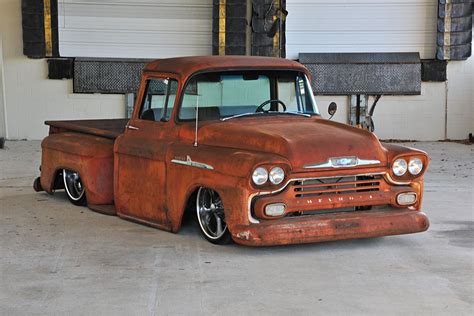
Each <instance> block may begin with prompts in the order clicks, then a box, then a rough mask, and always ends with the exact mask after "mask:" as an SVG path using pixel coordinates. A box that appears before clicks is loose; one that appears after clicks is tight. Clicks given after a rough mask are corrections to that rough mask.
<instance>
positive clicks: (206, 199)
mask: <svg viewBox="0 0 474 316" xmlns="http://www.w3.org/2000/svg"><path fill="white" fill-rule="evenodd" d="M196 215H197V220H198V223H199V228H200V230H201V234H202V235H203V236H204V238H206V239H207V240H208V241H209V242H211V243H213V244H217V245H224V244H229V243H230V242H231V241H232V238H231V236H230V232H229V229H228V228H227V224H226V222H225V216H224V205H223V203H222V199H221V197H220V196H219V194H218V193H217V192H216V191H214V190H212V189H209V188H204V187H201V188H199V191H198V193H197V197H196Z"/></svg>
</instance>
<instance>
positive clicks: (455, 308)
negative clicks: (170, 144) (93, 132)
mask: <svg viewBox="0 0 474 316" xmlns="http://www.w3.org/2000/svg"><path fill="white" fill-rule="evenodd" d="M409 145H410V146H413V147H417V148H421V149H423V150H426V151H427V152H428V153H429V154H430V155H431V157H432V163H431V168H430V170H429V173H428V174H427V176H426V187H425V190H426V195H425V202H424V208H425V210H426V213H427V214H428V216H429V217H430V220H431V228H430V229H429V231H428V232H426V233H421V234H414V235H405V236H394V237H385V238H377V239H367V240H351V241H340V242H330V243H322V244H312V245H299V246H287V247H274V248H246V247H241V246H237V245H230V246H214V245H212V244H210V243H208V242H206V241H205V240H204V239H203V238H201V236H200V235H199V232H198V231H197V230H196V229H195V228H194V227H193V226H191V225H187V226H186V227H185V228H184V229H183V230H182V231H181V232H180V233H179V234H177V235H174V234H171V233H167V232H162V231H159V230H156V229H152V228H149V227H145V226H141V225H138V224H134V223H131V222H127V221H124V220H121V219H119V218H117V217H110V216H105V215H101V214H98V213H94V212H91V211H89V210H87V209H86V208H80V207H75V206H73V205H72V204H70V203H69V202H68V201H67V199H66V197H65V196H64V194H63V193H62V192H58V193H57V194H55V195H54V196H49V195H47V194H45V193H35V192H33V190H32V188H31V183H32V181H33V179H34V177H36V176H37V174H38V172H37V168H38V165H39V160H40V147H39V146H40V143H39V142H7V144H6V146H7V148H6V149H5V150H0V314H1V315H9V314H65V313H67V314H114V315H150V314H153V315H155V314H157V315H168V314H170V315H204V314H223V315H225V314H231V315H235V314H236V315H244V314H290V313H291V314H323V315H324V314H394V315H396V314H403V315H413V314H416V315H420V314H446V315H472V314H473V313H474V290H473V286H474V252H473V246H474V224H473V223H474V209H473V195H474V189H473V187H474V174H473V173H474V146H470V145H462V144H456V143H410V144H409Z"/></svg>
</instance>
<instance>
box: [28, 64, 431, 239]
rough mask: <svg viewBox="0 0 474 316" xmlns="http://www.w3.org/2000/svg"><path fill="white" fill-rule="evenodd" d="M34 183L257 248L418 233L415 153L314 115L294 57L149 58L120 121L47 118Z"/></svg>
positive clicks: (304, 75)
mask: <svg viewBox="0 0 474 316" xmlns="http://www.w3.org/2000/svg"><path fill="white" fill-rule="evenodd" d="M46 124H47V125H49V126H50V132H49V136H47V137H46V138H45V139H44V140H43V142H42V162H41V168H40V170H41V176H40V177H39V178H37V179H36V180H35V183H34V188H35V190H37V191H42V190H44V191H46V192H48V193H53V192H54V191H55V190H59V189H65V191H66V194H67V196H68V198H69V200H70V201H71V202H72V203H74V204H76V205H87V206H88V207H89V208H91V209H92V210H96V211H98V212H102V213H107V214H116V215H118V216H120V217H121V218H124V219H128V220H132V221H136V222H139V223H143V224H147V225H150V226H153V227H156V228H159V229H164V230H167V231H171V232H174V233H176V232H178V231H179V229H180V226H181V222H182V219H183V215H184V214H185V212H190V213H191V214H192V215H193V216H195V217H196V219H197V222H198V226H199V228H200V230H201V232H202V234H203V236H204V237H205V238H206V239H207V240H209V241H210V242H212V243H217V244H223V243H227V242H230V241H231V240H234V241H235V242H236V243H239V244H244V245H251V246H261V245H281V244H293V243H309V242H319V241H328V240H338V239H349V238H366V237H378V236H386V235H397V234H407V233H415V232H421V231H425V230H426V229H428V226H429V222H428V219H427V217H426V215H425V214H424V213H423V212H421V211H420V208H421V202H422V195H423V174H424V173H425V171H426V169H427V166H428V162H429V158H428V156H427V154H426V153H424V152H422V151H419V150H415V149H411V148H407V147H402V146H398V145H394V144H382V143H380V142H379V140H378V139H377V137H376V136H375V135H374V134H372V133H370V132H368V131H365V130H362V129H359V128H354V127H350V126H347V125H344V124H340V123H336V122H333V121H330V120H326V119H323V118H322V117H321V116H320V115H319V112H318V108H317V107H316V103H315V100H314V97H313V92H312V91H311V85H310V73H309V72H308V70H307V69H306V68H305V67H304V66H303V65H301V64H299V63H297V62H295V61H290V60H285V59H276V58H265V57H216V56H214V57H183V58H171V59H162V60H157V61H155V62H152V63H150V64H148V65H147V66H146V67H145V69H144V72H143V76H142V79H141V85H140V88H139V91H138V94H137V99H136V103H135V108H134V111H133V115H132V117H131V119H130V120H122V119H116V120H84V121H47V122H46Z"/></svg>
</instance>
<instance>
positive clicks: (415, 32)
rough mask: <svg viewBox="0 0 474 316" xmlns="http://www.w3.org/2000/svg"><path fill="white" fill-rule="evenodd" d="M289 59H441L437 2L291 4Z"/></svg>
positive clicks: (317, 0) (310, 0) (319, 0)
mask: <svg viewBox="0 0 474 316" xmlns="http://www.w3.org/2000/svg"><path fill="white" fill-rule="evenodd" d="M286 7H287V10H288V12H289V13H288V17H287V33H286V49H287V57H288V58H298V53H300V52H312V53H320V52H321V53H333V52H419V53H420V55H421V58H434V56H435V53H436V23H437V22H436V19H437V1H436V0H385V1H380V0H363V1H361V0H354V1H348V0H287V2H286Z"/></svg>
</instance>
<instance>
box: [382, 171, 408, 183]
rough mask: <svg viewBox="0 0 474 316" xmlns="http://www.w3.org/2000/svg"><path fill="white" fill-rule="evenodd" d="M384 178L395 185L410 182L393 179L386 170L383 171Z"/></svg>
mask: <svg viewBox="0 0 474 316" xmlns="http://www.w3.org/2000/svg"><path fill="white" fill-rule="evenodd" d="M385 178H386V179H387V181H388V182H389V183H390V184H395V185H407V184H410V181H397V180H393V178H392V177H391V176H390V174H389V173H388V172H387V173H385Z"/></svg>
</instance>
